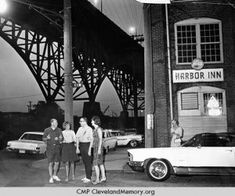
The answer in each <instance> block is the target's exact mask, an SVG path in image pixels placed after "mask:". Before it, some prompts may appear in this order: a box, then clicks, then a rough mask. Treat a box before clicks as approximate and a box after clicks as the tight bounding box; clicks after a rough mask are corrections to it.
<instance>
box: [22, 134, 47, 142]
mask: <svg viewBox="0 0 235 196" xmlns="http://www.w3.org/2000/svg"><path fill="white" fill-rule="evenodd" d="M20 139H21V140H36V141H42V135H39V134H29V133H26V134H24V135H23V136H22V137H21V138H20Z"/></svg>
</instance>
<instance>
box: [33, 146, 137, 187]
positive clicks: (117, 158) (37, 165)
mask: <svg viewBox="0 0 235 196" xmlns="http://www.w3.org/2000/svg"><path fill="white" fill-rule="evenodd" d="M127 161H128V155H127V151H126V149H125V148H119V149H117V150H116V151H110V152H108V154H107V155H106V156H105V169H106V174H107V175H109V174H115V173H117V174H128V173H134V171H133V170H132V169H131V168H130V167H129V166H128V165H127ZM32 168H34V169H37V170H41V171H43V170H45V169H47V168H48V162H47V159H42V160H38V161H34V162H33V163H32ZM93 173H94V171H93ZM58 176H59V177H60V178H61V179H62V184H64V182H63V180H64V179H65V166H64V164H63V163H61V166H60V171H59V172H58ZM75 176H76V178H75V181H74V182H73V181H70V182H69V185H72V184H74V185H75V184H76V185H78V183H79V180H80V179H81V178H83V177H84V176H85V168H84V164H83V161H82V159H81V157H80V160H79V161H78V162H76V169H75ZM79 184H81V183H79Z"/></svg>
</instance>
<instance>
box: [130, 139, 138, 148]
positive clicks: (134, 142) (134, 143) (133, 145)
mask: <svg viewBox="0 0 235 196" xmlns="http://www.w3.org/2000/svg"><path fill="white" fill-rule="evenodd" d="M129 145H130V147H132V148H135V147H137V146H138V142H137V141H136V140H131V141H130V142H129Z"/></svg>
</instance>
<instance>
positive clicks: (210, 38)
mask: <svg viewBox="0 0 235 196" xmlns="http://www.w3.org/2000/svg"><path fill="white" fill-rule="evenodd" d="M175 38H176V39H175V40H176V61H177V64H189V63H191V62H192V61H193V59H195V58H201V59H202V60H203V61H204V62H205V63H221V62H223V54H222V30H221V22H220V21H219V20H215V19H210V18H201V19H189V20H184V21H181V22H178V23H176V24H175Z"/></svg>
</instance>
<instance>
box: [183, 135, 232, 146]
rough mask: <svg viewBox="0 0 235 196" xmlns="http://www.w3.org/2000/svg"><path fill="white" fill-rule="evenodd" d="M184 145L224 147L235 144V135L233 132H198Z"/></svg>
mask: <svg viewBox="0 0 235 196" xmlns="http://www.w3.org/2000/svg"><path fill="white" fill-rule="evenodd" d="M182 146H183V147H196V146H205V147H222V146H235V135H231V134H216V133H205V134H198V135H195V136H194V137H192V138H191V139H189V140H188V141H186V142H185V143H184V144H183V145H182Z"/></svg>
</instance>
